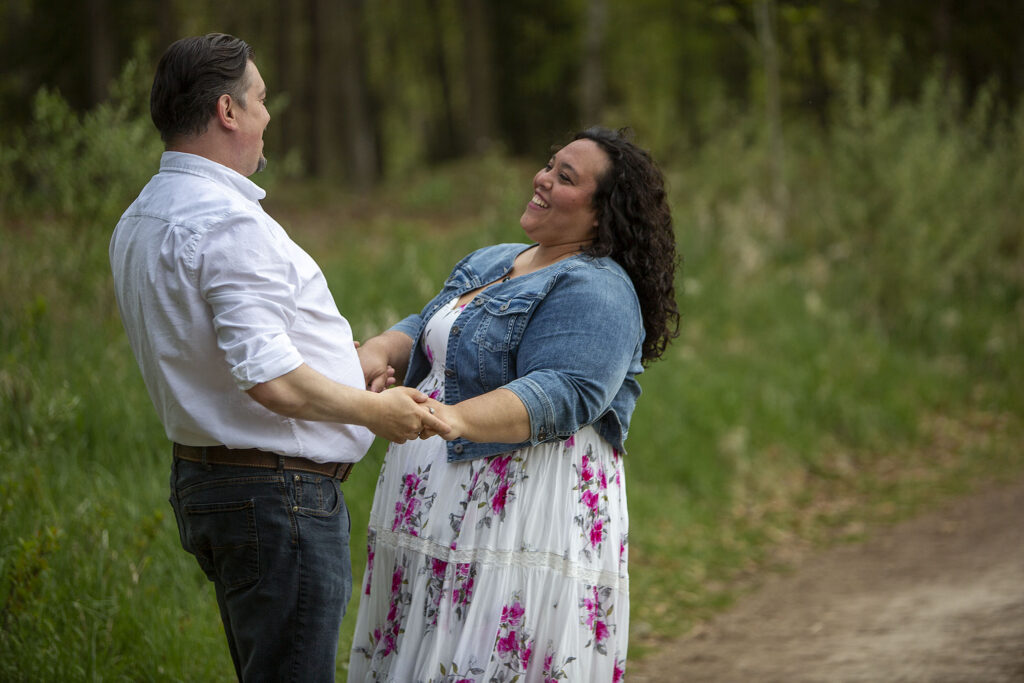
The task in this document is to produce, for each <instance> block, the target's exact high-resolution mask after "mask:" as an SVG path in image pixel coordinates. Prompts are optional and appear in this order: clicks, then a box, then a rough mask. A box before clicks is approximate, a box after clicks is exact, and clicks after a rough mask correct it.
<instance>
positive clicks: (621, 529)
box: [348, 301, 629, 683]
mask: <svg viewBox="0 0 1024 683" xmlns="http://www.w3.org/2000/svg"><path fill="white" fill-rule="evenodd" d="M460 313H461V307H459V306H457V305H456V301H452V303H451V304H450V305H448V306H444V307H442V308H441V310H440V311H438V312H437V313H436V314H435V315H434V317H433V318H432V319H431V320H430V321H429V323H428V324H427V327H426V330H425V332H424V334H423V338H422V343H423V344H424V350H425V352H426V354H427V357H428V358H429V359H430V361H431V363H432V368H431V372H430V374H429V375H428V376H427V378H426V379H424V380H423V382H422V383H421V384H420V386H419V387H418V388H419V389H420V390H421V391H423V392H424V393H426V394H428V395H430V396H432V397H435V398H439V397H441V396H442V395H443V393H444V359H445V357H446V351H447V341H448V334H449V331H450V329H451V325H452V323H453V322H454V321H455V319H456V318H457V317H458V316H459V314H460ZM628 526H629V522H628V518H627V515H626V481H625V476H624V470H623V466H622V458H621V457H620V456H619V454H618V453H617V452H616V451H615V449H613V448H612V447H611V445H609V444H608V442H606V441H605V440H604V439H602V438H601V437H600V436H598V434H597V431H596V430H595V429H593V428H592V427H589V426H588V427H584V428H583V429H581V430H580V431H579V432H577V433H576V435H575V436H573V437H571V438H570V439H568V440H566V441H557V442H554V443H545V444H541V445H538V446H532V447H529V448H523V449H520V450H516V451H512V452H510V453H505V454H501V455H495V456H491V457H487V458H479V459H475V460H468V461H463V462H458V463H450V462H448V461H447V449H446V445H445V442H444V441H443V440H442V439H441V438H440V437H437V436H435V437H432V438H430V439H424V440H413V441H409V442H406V443H404V444H401V445H398V444H391V446H390V448H389V449H388V452H387V455H386V456H385V458H384V465H383V467H382V468H381V473H380V476H379V478H378V480H377V490H376V493H375V495H374V500H373V507H372V509H371V512H370V522H369V529H368V539H367V552H368V557H367V564H366V572H365V574H364V579H363V587H362V590H363V596H362V599H361V601H360V605H359V614H358V617H357V620H356V628H355V637H354V641H353V644H352V652H351V657H350V660H349V672H348V680H349V681H350V683H351V682H352V681H395V682H400V683H411V682H413V681H437V682H440V681H452V682H456V681H457V682H462V681H499V682H501V681H514V680H519V681H563V680H564V681H581V682H586V683H592V682H593V683H596V682H601V681H608V682H610V683H617V682H618V681H620V680H622V677H623V673H624V671H625V663H626V643H627V641H628V638H629V578H628V574H627V533H628Z"/></svg>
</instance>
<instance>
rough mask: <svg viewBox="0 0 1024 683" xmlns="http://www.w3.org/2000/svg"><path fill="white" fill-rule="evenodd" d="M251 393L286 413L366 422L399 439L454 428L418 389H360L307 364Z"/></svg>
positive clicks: (302, 417) (391, 438)
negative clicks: (436, 413) (425, 430)
mask: <svg viewBox="0 0 1024 683" xmlns="http://www.w3.org/2000/svg"><path fill="white" fill-rule="evenodd" d="M246 393H248V394H249V396H250V397H251V398H252V399H253V400H254V401H256V402H257V403H259V404H260V405H262V406H263V407H265V408H267V409H268V410H271V411H273V412H275V413H278V414H280V415H284V416H286V417H292V418H296V419H300V420H314V421H319V422H343V423H347V424H355V425H361V426H364V427H368V428H369V429H370V430H371V431H372V432H374V433H375V434H377V435H378V436H381V437H383V438H385V439H388V440H389V441H394V442H396V443H402V442H404V441H405V440H406V439H412V438H415V437H416V435H417V434H418V433H419V432H420V431H421V430H422V429H423V428H424V427H427V428H429V429H433V430H436V431H438V432H439V433H445V432H447V431H448V425H447V424H446V423H445V422H443V421H441V420H440V419H438V418H437V417H436V416H434V415H432V414H431V413H430V412H429V411H428V409H427V407H426V406H424V405H422V403H423V401H425V400H426V396H424V395H423V394H421V393H420V392H418V391H415V390H413V389H407V388H404V387H403V388H400V389H391V390H388V391H385V392H382V393H374V392H371V391H365V390H362V389H355V388H353V387H349V386H346V385H344V384H339V383H338V382H335V381H333V380H330V379H328V378H327V377H325V376H324V375H321V374H320V373H319V372H317V371H316V370H314V369H313V368H311V367H309V366H308V365H305V364H303V365H300V366H299V367H298V368H296V369H295V370H292V371H291V372H289V373H286V374H284V375H281V376H280V377H277V378H275V379H272V380H270V381H268V382H263V383H261V384H257V385H256V386H254V387H253V388H251V389H249V390H248V391H247V392H246Z"/></svg>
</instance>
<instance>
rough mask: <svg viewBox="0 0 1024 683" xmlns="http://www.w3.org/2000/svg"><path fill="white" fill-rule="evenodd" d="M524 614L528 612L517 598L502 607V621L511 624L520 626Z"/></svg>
mask: <svg viewBox="0 0 1024 683" xmlns="http://www.w3.org/2000/svg"><path fill="white" fill-rule="evenodd" d="M524 614H526V610H524V609H523V606H522V605H521V604H520V603H519V601H518V600H517V601H515V602H514V603H512V604H511V605H505V606H504V607H502V608H501V621H502V622H503V623H506V624H508V625H509V626H518V625H519V621H520V620H521V619H522V618H523V615H524Z"/></svg>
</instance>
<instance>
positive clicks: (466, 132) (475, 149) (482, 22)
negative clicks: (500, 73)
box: [461, 0, 497, 154]
mask: <svg viewBox="0 0 1024 683" xmlns="http://www.w3.org/2000/svg"><path fill="white" fill-rule="evenodd" d="M487 5H488V3H487V0H462V5H461V6H462V17H463V19H462V21H463V31H464V33H465V40H464V52H463V55H464V60H465V61H464V68H463V71H464V73H465V75H466V116H465V120H466V123H465V126H464V127H463V135H462V140H463V142H462V146H463V149H464V150H465V151H466V152H469V153H471V154H473V153H477V154H479V153H481V152H485V151H487V150H488V149H489V148H490V147H491V145H492V144H494V138H495V131H496V130H497V123H496V121H495V109H494V100H495V98H494V57H493V45H492V41H493V29H492V27H491V22H490V16H489V14H488V10H487Z"/></svg>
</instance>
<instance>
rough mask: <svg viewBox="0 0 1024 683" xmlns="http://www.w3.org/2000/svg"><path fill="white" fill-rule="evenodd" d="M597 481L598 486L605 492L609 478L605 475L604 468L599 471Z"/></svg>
mask: <svg viewBox="0 0 1024 683" xmlns="http://www.w3.org/2000/svg"><path fill="white" fill-rule="evenodd" d="M597 481H598V486H600V487H601V490H602V491H604V490H605V489H606V488H608V477H607V476H606V475H605V473H604V468H603V467H602V468H601V469H600V470H598V473H597Z"/></svg>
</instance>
